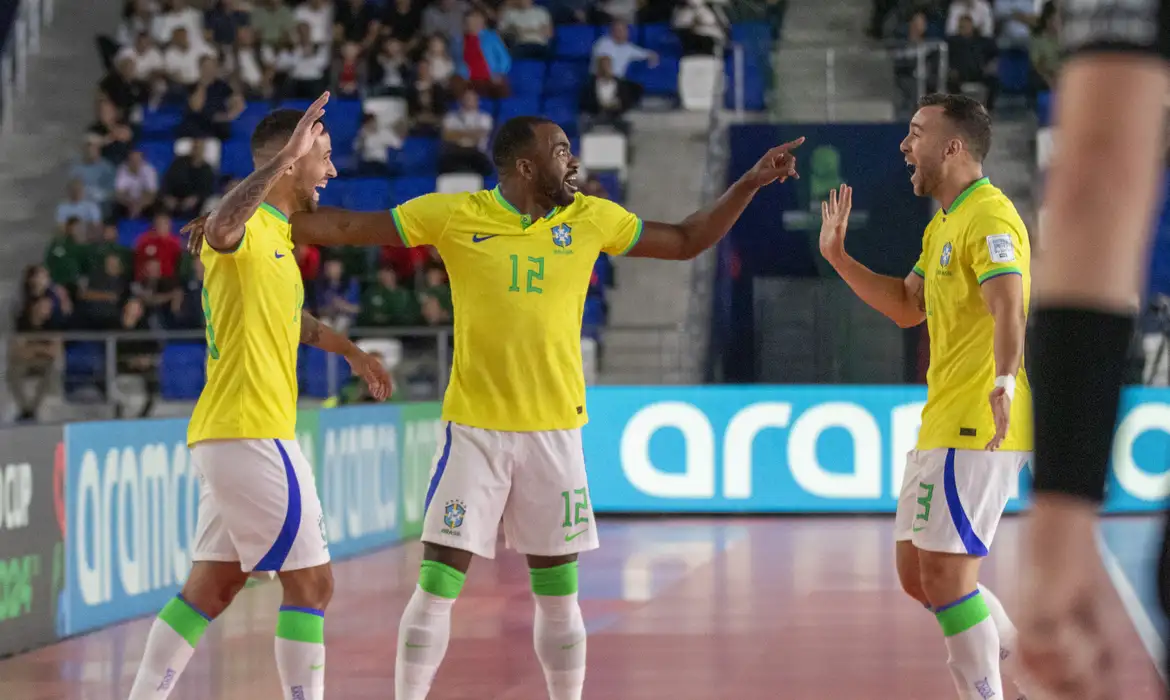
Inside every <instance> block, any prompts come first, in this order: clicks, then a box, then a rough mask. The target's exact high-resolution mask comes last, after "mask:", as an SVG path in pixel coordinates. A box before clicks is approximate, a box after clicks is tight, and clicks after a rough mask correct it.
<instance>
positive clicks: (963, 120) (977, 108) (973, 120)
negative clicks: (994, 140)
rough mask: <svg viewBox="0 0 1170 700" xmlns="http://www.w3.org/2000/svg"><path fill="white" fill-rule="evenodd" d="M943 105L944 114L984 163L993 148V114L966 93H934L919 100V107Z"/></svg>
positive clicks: (977, 158)
mask: <svg viewBox="0 0 1170 700" xmlns="http://www.w3.org/2000/svg"><path fill="white" fill-rule="evenodd" d="M923 107H942V108H943V115H944V116H945V117H946V118H947V119H948V120H949V121H950V122H951V123H952V124H954V125H955V127H956V128H957V129H958V130H959V133H960V134H961V135H962V137H963V142H964V143H965V144H966V145H967V150H968V151H970V152H971V157H972V158H974V159H975V160H976V161H978V162H980V163H982V162H983V159H984V158H986V157H987V153H988V151H990V150H991V115H990V114H988V112H987V108H986V107H984V106H983V105H982V104H981V103H980V102H979V101H978V100H974V99H972V98H970V97H967V96H966V95H955V94H948V93H934V94H931V95H926V96H925V97H923V98H922V99H921V100H919V101H918V109H922V108H923Z"/></svg>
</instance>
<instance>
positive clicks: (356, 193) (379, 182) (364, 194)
mask: <svg viewBox="0 0 1170 700" xmlns="http://www.w3.org/2000/svg"><path fill="white" fill-rule="evenodd" d="M326 189H327V190H328V189H329V188H326ZM341 206H342V207H344V208H345V209H352V210H354V211H385V210H387V209H389V208H390V182H389V181H387V180H386V179H385V178H380V177H363V178H353V179H349V180H346V182H345V188H344V189H343V190H342V195H341Z"/></svg>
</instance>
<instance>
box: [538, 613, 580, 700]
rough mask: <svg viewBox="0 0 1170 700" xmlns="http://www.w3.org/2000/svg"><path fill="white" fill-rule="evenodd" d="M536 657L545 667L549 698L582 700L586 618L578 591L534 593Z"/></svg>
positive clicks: (551, 699) (555, 699)
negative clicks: (552, 594) (566, 593)
mask: <svg viewBox="0 0 1170 700" xmlns="http://www.w3.org/2000/svg"><path fill="white" fill-rule="evenodd" d="M533 597H534V598H535V599H536V620H535V622H534V624H533V627H532V640H533V645H534V646H535V647H536V658H537V659H539V660H540V665H541V667H542V668H544V678H545V682H546V683H547V685H548V697H549V700H581V689H582V688H583V687H584V686H585V641H586V635H585V620H584V618H582V617H581V606H580V605H578V604H577V594H576V593H573V594H570V595H564V596H546V595H534V596H533Z"/></svg>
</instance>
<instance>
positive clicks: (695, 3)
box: [671, 0, 731, 56]
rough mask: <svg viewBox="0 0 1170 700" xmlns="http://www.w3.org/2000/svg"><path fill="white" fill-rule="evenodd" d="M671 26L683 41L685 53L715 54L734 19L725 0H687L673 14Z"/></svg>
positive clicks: (723, 41)
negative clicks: (730, 19) (730, 16)
mask: <svg viewBox="0 0 1170 700" xmlns="http://www.w3.org/2000/svg"><path fill="white" fill-rule="evenodd" d="M671 26H672V27H673V28H674V31H675V33H676V34H678V39H679V41H680V42H681V43H682V49H683V55H684V56H695V55H706V56H714V55H715V54H716V51H715V48H716V47H717V46H722V45H723V44H724V43H725V42H726V41H727V33H728V32H729V31H730V30H731V22H730V21H728V19H727V14H726V13H725V12H724V11H723V7H722V3H717V2H711V0H685V2H682V3H679V5H678V6H677V7H676V8H675V10H674V15H673V16H672V17H671Z"/></svg>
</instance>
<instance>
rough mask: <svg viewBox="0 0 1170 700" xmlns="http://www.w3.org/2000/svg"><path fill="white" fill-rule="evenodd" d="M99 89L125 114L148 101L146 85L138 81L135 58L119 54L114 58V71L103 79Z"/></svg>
mask: <svg viewBox="0 0 1170 700" xmlns="http://www.w3.org/2000/svg"><path fill="white" fill-rule="evenodd" d="M98 89H99V90H101V91H102V94H103V95H105V96H106V98H108V99H109V100H110V101H111V102H113V103H114V106H116V107H117V108H118V109H119V110H120V111H121V112H122V113H123V114H128V113H129V112H130V110H132V109H133V108H134V107H135V106H136V105H138V104H141V103H143V102H145V101H146V89H147V88H146V83H144V82H142V81H140V80H138V69H137V67H136V65H135V63H134V58H133V57H132V56H128V55H125V54H118V56H117V57H115V58H114V70H112V71H110V72H109V73H107V74H106V77H104V78H102V81H101V82H100V83H98Z"/></svg>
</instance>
